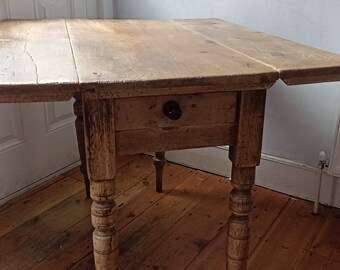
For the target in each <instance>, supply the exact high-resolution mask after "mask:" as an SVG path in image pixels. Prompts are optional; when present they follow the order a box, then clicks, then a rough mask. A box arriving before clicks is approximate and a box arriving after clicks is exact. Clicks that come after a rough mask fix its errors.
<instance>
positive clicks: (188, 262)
mask: <svg viewBox="0 0 340 270" xmlns="http://www.w3.org/2000/svg"><path fill="white" fill-rule="evenodd" d="M117 167H118V168H119V169H118V170H117V177H116V183H117V195H116V202H117V205H118V212H119V221H118V224H117V225H118V230H119V238H120V246H119V249H120V264H121V269H123V270H124V269H125V270H126V269H131V270H132V269H133V270H135V269H152V270H155V269H171V270H172V269H174V270H181V269H189V270H196V269H204V270H210V269H211V270H222V269H225V241H226V228H227V218H228V216H229V214H230V213H229V210H228V200H229V191H230V190H231V184H230V181H227V180H226V179H224V178H222V177H220V176H216V175H212V174H209V173H206V172H202V171H198V170H194V169H190V168H186V167H183V166H179V165H176V164H172V163H168V164H167V165H166V167H165V168H164V181H163V185H164V192H163V193H157V192H156V191H155V172H154V167H153V162H152V158H151V157H148V156H144V155H139V156H124V157H120V159H119V161H118V162H117ZM82 182H83V176H82V174H81V173H80V171H79V168H75V169H73V170H70V171H69V172H66V173H64V174H63V175H61V176H59V177H57V178H55V179H53V180H51V181H49V182H48V183H45V184H43V185H41V186H40V187H37V188H35V189H34V190H32V191H29V192H27V193H25V194H23V195H21V196H20V197H18V198H16V199H14V200H12V201H10V202H9V203H7V204H6V205H4V206H2V207H0V220H1V223H0V224H1V225H0V269H1V270H22V269H39V270H40V269H41V270H45V269H52V270H53V269H56V270H58V269H60V270H63V269H72V270H90V269H94V264H93V256H92V239H91V238H92V236H91V234H92V230H93V229H92V225H91V221H90V205H91V200H90V199H86V198H85V193H84V183H82ZM253 191H254V192H253V193H254V210H253V212H252V217H251V229H252V234H251V246H250V260H249V269H251V270H260V269H261V270H271V269H272V270H280V269H282V270H291V269H296V270H314V269H315V270H319V269H320V270H322V269H325V270H326V269H327V270H338V269H340V229H339V228H340V210H339V209H331V208H330V207H325V206H321V207H320V213H319V215H317V216H314V215H312V208H313V205H312V204H311V203H310V202H306V201H303V200H296V199H293V198H290V197H289V196H287V195H284V194H280V193H277V192H273V191H270V190H267V189H264V188H259V187H255V188H254V189H253Z"/></svg>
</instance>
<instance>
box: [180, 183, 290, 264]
mask: <svg viewBox="0 0 340 270" xmlns="http://www.w3.org/2000/svg"><path fill="white" fill-rule="evenodd" d="M288 201H289V197H288V196H286V195H283V194H279V193H274V192H272V191H269V190H266V189H262V188H254V209H253V211H252V214H251V225H250V226H251V236H250V253H252V252H254V250H255V249H256V248H257V246H258V244H259V242H260V241H261V239H263V237H264V235H265V234H266V232H267V231H268V230H269V228H270V227H271V225H272V224H273V222H274V221H275V220H276V219H277V217H278V216H279V215H280V214H281V212H282V209H283V208H284V207H285V206H286V205H287V203H288ZM220 207H221V208H223V205H221V206H220ZM229 212H230V211H229V210H228V211H225V214H224V216H225V218H226V219H225V221H227V217H228V216H229ZM226 238H227V226H226V224H224V225H223V228H222V229H221V230H220V231H219V232H218V233H217V234H216V235H215V237H214V238H213V239H212V240H211V241H210V242H209V244H208V245H207V246H206V247H205V248H204V249H203V250H202V252H200V253H199V254H198V255H197V256H196V257H195V258H194V260H193V261H192V262H191V263H190V265H188V267H187V268H186V269H188V270H195V269H201V270H210V269H214V270H224V269H225V267H226V251H225V245H226Z"/></svg>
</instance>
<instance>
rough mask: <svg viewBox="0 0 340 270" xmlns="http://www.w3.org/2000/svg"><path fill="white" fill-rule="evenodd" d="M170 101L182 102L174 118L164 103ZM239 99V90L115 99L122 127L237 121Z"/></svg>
mask: <svg viewBox="0 0 340 270" xmlns="http://www.w3.org/2000/svg"><path fill="white" fill-rule="evenodd" d="M169 101H173V102H175V104H177V105H178V106H179V109H180V114H181V115H180V117H179V118H178V119H177V120H172V119H171V118H170V117H169V116H167V115H166V113H164V110H165V108H164V106H165V104H166V103H167V102H169ZM236 103H237V93H236V92H218V93H200V94H191V95H174V96H151V97H137V98H135V97H132V98H122V99H116V100H115V129H116V131H123V130H136V129H148V128H166V127H184V126H207V125H221V124H227V123H233V122H235V121H236ZM168 104H169V103H168ZM170 105H171V104H170ZM177 117H178V115H177Z"/></svg>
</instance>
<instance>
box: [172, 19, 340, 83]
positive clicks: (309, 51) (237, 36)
mask: <svg viewBox="0 0 340 270" xmlns="http://www.w3.org/2000/svg"><path fill="white" fill-rule="evenodd" d="M178 22H179V23H180V24H181V25H183V26H184V27H185V28H186V29H191V30H192V31H194V32H196V33H199V34H201V35H202V36H203V37H205V38H211V39H212V40H214V41H215V42H218V43H219V44H223V45H225V46H226V47H228V48H231V49H233V50H235V51H238V52H240V53H242V54H243V55H246V56H249V57H250V58H252V59H256V60H257V61H259V62H261V63H263V64H265V65H267V66H270V67H272V68H273V69H275V70H277V71H278V72H279V73H280V78H281V79H282V80H283V81H284V82H285V83H287V84H288V85H294V84H302V83H315V82H326V81H337V80H340V75H339V74H340V55H337V54H334V53H330V52H325V51H323V50H320V49H316V48H312V47H309V46H305V45H302V44H298V43H296V42H293V41H290V40H287V39H283V38H279V37H276V36H273V35H269V34H266V33H261V32H259V31H256V30H251V29H248V28H246V27H242V26H240V25H236V24H233V23H229V22H225V21H222V20H217V19H212V20H183V21H181V20H179V21H178Z"/></svg>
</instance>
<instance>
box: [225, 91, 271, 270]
mask: <svg viewBox="0 0 340 270" xmlns="http://www.w3.org/2000/svg"><path fill="white" fill-rule="evenodd" d="M265 98H266V90H257V91H248V92H239V93H238V102H237V110H238V113H237V117H238V119H237V122H238V129H237V134H236V141H235V144H234V145H233V146H231V147H230V152H229V157H230V160H231V161H232V163H233V167H232V175H231V183H232V185H233V189H232V191H231V194H230V202H229V208H230V210H231V216H230V218H229V223H228V236H227V269H228V270H245V269H246V268H247V261H248V252H249V238H250V228H249V222H250V213H251V211H252V207H253V201H252V194H251V189H252V187H253V185H254V182H255V167H256V166H258V165H259V164H260V159H261V147H262V133H263V121H264V108H265Z"/></svg>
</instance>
